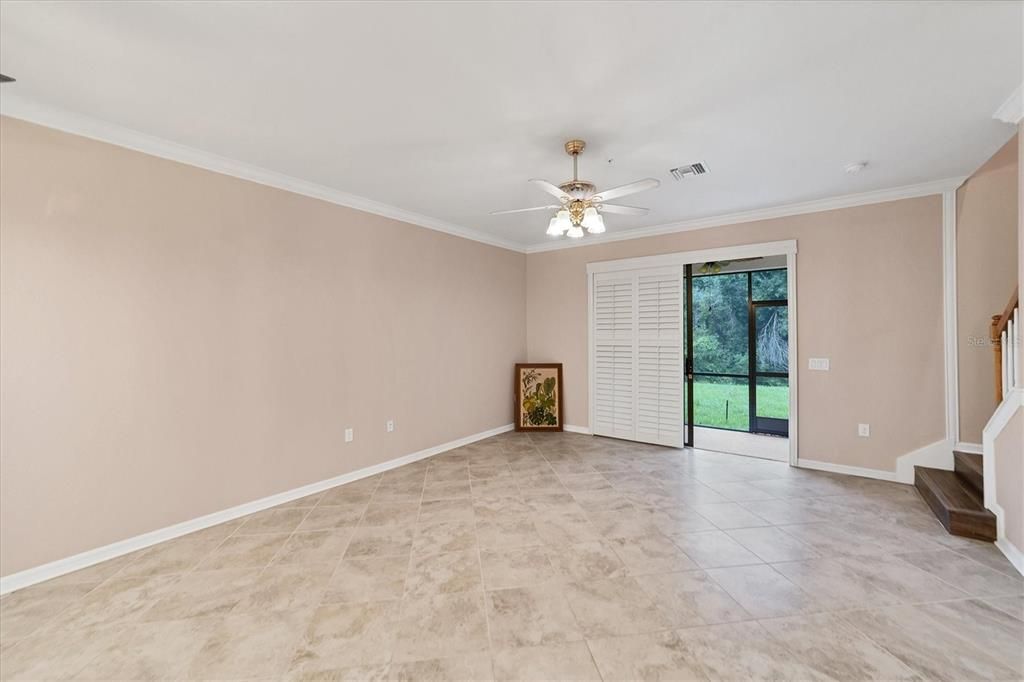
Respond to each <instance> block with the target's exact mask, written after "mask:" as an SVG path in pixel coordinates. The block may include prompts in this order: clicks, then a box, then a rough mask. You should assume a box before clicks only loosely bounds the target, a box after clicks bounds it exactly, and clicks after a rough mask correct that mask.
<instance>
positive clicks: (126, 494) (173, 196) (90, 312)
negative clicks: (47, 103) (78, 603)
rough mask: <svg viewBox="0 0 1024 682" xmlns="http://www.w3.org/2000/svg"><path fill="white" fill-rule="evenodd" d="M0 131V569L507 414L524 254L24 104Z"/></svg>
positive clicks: (348, 467)
mask: <svg viewBox="0 0 1024 682" xmlns="http://www.w3.org/2000/svg"><path fill="white" fill-rule="evenodd" d="M0 147H2V149H3V153H2V154H0V196H2V201H0V226H2V230H0V317H2V324H0V377H2V382H0V419H2V423H3V428H2V429H0V574H2V575H8V574H10V573H13V572H16V571H20V570H23V569H27V568H30V567H33V566H37V565H39V564H42V563H45V562H49V561H52V560H55V559H60V558H64V557H67V556H70V555H72V554H75V553H78V552H81V551H84V550H88V549H93V548H95V547H99V546H102V545H105V544H108V543H111V542H115V541H117V540H122V539H125V538H128V537H132V536H134V535H137V534H140V533H143V532H147V531H151V530H155V529H158V528H162V527H165V526H168V525H171V524H174V523H178V522H181V521H186V520H189V519H192V518H195V517H197V516H201V515H204V514H208V513H211V512H215V511H219V510H221V509H225V508H228V507H231V506H234V505H237V504H241V503H244V502H249V501H252V500H255V499H258V498H261V497H264V496H267V495H271V494H274V493H278V492H282V491H285V490H289V489H291V488H295V487H297V486H301V485H304V484H307V483H312V482H315V481H319V480H323V479H326V478H330V477H333V476H337V475H340V474H343V473H346V472H350V471H354V470H356V469H359V468H362V467H365V466H369V465H372V464H377V463H380V462H384V461H386V460H389V459H392V458H395V457H399V456H402V455H406V454H410V453H412V452H415V451H418V450H421V449H424V448H427V447H431V446H435V445H439V444H442V443H445V442H448V441H451V440H453V439H456V438H461V437H464V436H468V435H471V434H474V433H478V432H481V431H484V430H487V429H492V428H495V427H498V426H502V425H504V424H508V423H510V422H511V415H512V401H511V380H512V366H513V364H514V363H515V362H517V361H521V360H524V359H525V355H526V352H525V350H526V307H525V303H526V297H525V291H524V277H525V270H526V259H525V256H523V254H520V253H515V252H512V251H508V250H504V249H499V248H495V247H491V246H486V245H484V244H480V243H477V242H473V241H469V240H466V239H461V238H458V237H452V236H449V235H445V234H442V233H439V232H436V231H432V230H428V229H424V228H421V227H416V226H413V225H408V224H405V223H401V222H397V221H395V220H390V219H387V218H382V217H379V216H375V215H370V214H367V213H362V212H360V211H356V210H352V209H348V208H344V207H340V206H336V205H333V204H329V203H325V202H322V201H318V200H315V199H310V198H307V197H303V196H299V195H296V194H291V193H288V192H284V191H280V190H276V189H272V188H268V187H264V186H261V185H257V184H254V183H251V182H246V181H242V180H238V179H235V178H231V177H227V176H224V175H218V174H216V173H212V172H209V171H204V170H200V169H197V168H193V167H190V166H186V165H182V164H178V163H174V162H171V161H166V160H162V159H158V158H156V157H153V156H148V155H145V154H141V153H138V152H134V151H130V150H127V149H123V148H120V147H116V146H113V145H109V144H104V143H101V142H96V141H92V140H88V139H85V138H82V137H76V136H73V135H68V134H65V133H61V132H58V131H55V130H52V129H48V128H43V127H39V126H35V125H31V124H28V123H24V122H22V121H18V120H14V119H9V118H3V119H0ZM387 419H394V420H395V422H396V431H395V432H394V433H391V434H388V433H386V432H385V428H384V424H385V421H386V420H387ZM345 427H353V428H354V429H355V440H354V442H352V443H350V444H345V443H344V442H343V440H344V438H343V434H344V429H345Z"/></svg>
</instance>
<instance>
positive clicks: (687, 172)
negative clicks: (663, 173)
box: [669, 163, 708, 180]
mask: <svg viewBox="0 0 1024 682" xmlns="http://www.w3.org/2000/svg"><path fill="white" fill-rule="evenodd" d="M707 172H708V167H707V166H705V165H704V164H703V163H691V164H690V165H688V166H680V167H679V168H673V169H672V170H670V171H669V173H671V174H672V177H673V178H675V179H676V180H682V179H683V178H686V177H690V176H692V175H704V174H705V173H707Z"/></svg>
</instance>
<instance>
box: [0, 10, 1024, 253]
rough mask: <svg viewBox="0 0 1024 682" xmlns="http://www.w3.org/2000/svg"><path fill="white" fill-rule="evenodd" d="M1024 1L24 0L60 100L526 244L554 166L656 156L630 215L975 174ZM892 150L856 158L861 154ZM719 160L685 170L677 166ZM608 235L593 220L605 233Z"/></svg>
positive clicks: (992, 135) (33, 59)
mask: <svg viewBox="0 0 1024 682" xmlns="http://www.w3.org/2000/svg"><path fill="white" fill-rule="evenodd" d="M1021 27H1022V5H1021V4H1020V3H1017V2H1006V3H1003V2H937V3H927V2H921V3H914V2H892V3H873V2H821V3H813V4H812V3H768V2H764V3H762V2H741V3H724V2H723V3H697V2H690V3H650V4H647V3H639V2H609V3H578V2H568V3H558V2H536V3H483V2H480V3H428V2H418V3H385V2H380V3H365V4H364V3H327V2H264V3H245V2H221V3H212V2H211V3H204V2H194V3H193V2H109V3H94V2H76V3H62V2H57V3H37V2H31V3H30V2H13V1H9V0H5V1H4V2H2V3H0V71H2V72H3V73H5V74H7V75H10V76H14V77H15V78H17V79H18V82H17V83H15V84H8V85H4V86H3V91H2V95H0V106H3V103H4V100H8V101H13V100H14V99H18V100H19V101H21V102H24V101H30V102H36V103H44V104H45V105H47V106H52V107H56V108H58V109H60V110H66V111H69V112H74V113H76V114H81V115H84V116H88V117H92V118H95V119H99V120H102V121H106V122H109V123H113V124H116V125H118V126H123V127H125V128H128V129H132V130H135V131H140V132H142V133H146V134H148V135H152V136H155V137H158V138H162V139H164V140H168V141H172V142H175V143H179V144H182V145H187V146H189V147H193V148H196V149H200V150H204V151H206V152H210V153H213V154H217V155H220V156H223V157H227V158H229V159H233V160H236V161H240V162H244V163H247V164H253V165H255V166H259V167H262V168H265V169H269V170H272V171H276V172H278V173H282V174H285V175H288V176H293V177H294V178H299V179H302V180H306V181H310V182H313V183H318V184H320V185H324V186H327V187H330V188H334V189H337V190H340V191H343V192H347V193H351V194H354V195H358V196H360V197H365V198H369V199H372V200H375V201H378V202H382V203H384V204H388V205H390V206H395V207H399V208H401V209H404V210H406V211H411V212H415V213H418V214H422V215H424V216H429V217H431V218H433V219H437V220H439V221H444V222H446V223H449V224H454V225H458V226H462V227H464V228H468V229H472V230H478V231H481V232H484V233H487V234H488V235H489V236H491V237H492V238H497V239H500V240H503V241H505V242H509V243H513V244H519V245H523V246H527V245H531V244H539V243H543V242H545V241H546V240H547V239H548V238H547V237H545V235H544V230H545V227H546V224H547V218H548V217H549V216H548V215H547V214H546V213H532V214H525V215H511V216H489V215H488V213H489V212H490V211H493V210H499V209H509V208H519V207H525V206H534V205H543V204H546V203H549V202H548V201H547V196H546V195H545V194H543V193H541V192H540V191H538V190H537V189H536V188H534V187H532V186H530V185H528V183H527V182H526V180H527V179H528V178H533V177H541V178H546V179H548V180H551V181H554V182H556V183H557V182H561V181H564V180H566V179H568V177H570V175H571V163H570V160H569V157H567V156H566V155H565V153H564V152H563V151H562V143H563V142H564V140H566V139H568V138H570V137H582V138H584V139H585V140H586V141H587V143H588V148H587V150H586V152H585V153H584V155H583V156H582V157H581V173H580V175H581V177H583V178H586V179H589V180H592V181H593V182H595V183H596V184H597V185H598V187H599V188H606V187H610V186H613V185H618V184H622V183H624V182H628V181H632V180H635V179H639V178H643V177H648V176H651V177H655V178H658V179H660V180H661V181H662V186H661V187H660V188H658V189H656V190H653V191H650V192H646V193H644V194H638V195H636V196H634V197H629V198H628V199H623V200H622V203H627V204H633V205H639V206H648V207H650V208H651V212H650V214H649V215H647V216H645V217H643V218H631V217H626V216H608V217H607V220H606V222H607V225H608V230H609V233H614V232H620V231H623V230H630V229H636V228H642V227H650V226H655V225H664V224H668V223H672V222H676V221H682V220H688V219H693V218H698V217H703V216H712V215H718V214H724V213H731V212H736V211H743V210H750V209H756V208H761V207H768V206H777V205H781V204H788V203H793V202H802V201H808V200H813V199H817V198H822V197H830V196H836V195H846V194H852V193H858V192H866V191H871V190H877V189H881V188H890V187H896V186H902V185H910V184H915V183H921V182H926V181H931V180H936V179H941V178H950V177H954V176H961V175H965V174H968V173H970V172H971V171H973V170H974V169H975V168H977V167H978V166H979V165H980V164H981V163H982V162H983V161H984V160H985V159H986V158H988V157H989V156H990V155H991V154H992V153H993V152H995V151H996V149H998V148H999V146H1000V145H1001V144H1003V143H1004V142H1005V141H1006V140H1007V139H1009V137H1010V136H1011V135H1012V134H1013V127H1012V126H1009V125H1007V124H1004V123H999V122H998V121H995V120H993V119H992V114H993V112H994V111H995V110H996V109H997V108H998V107H999V106H1000V105H1001V104H1002V103H1003V102H1004V100H1006V98H1007V97H1008V96H1009V95H1010V93H1011V92H1012V91H1013V90H1014V89H1015V88H1016V87H1017V86H1018V85H1019V84H1020V83H1021V76H1022V73H1021V72H1022V68H1021V63H1022V56H1021V55H1022V45H1021ZM862 160H865V161H868V162H869V166H868V167H867V169H866V170H864V171H863V172H861V173H860V174H858V175H856V176H852V175H847V174H846V173H844V171H843V168H844V166H845V165H847V164H848V163H850V162H853V161H862ZM694 161H703V162H704V163H705V164H707V166H708V167H709V168H710V174H708V175H706V176H703V177H699V178H694V179H687V180H684V181H682V182H677V181H674V180H672V179H671V177H670V176H669V174H668V169H669V168H672V167H674V166H678V165H681V164H685V163H690V162H694ZM583 241H584V242H586V239H584V240H583Z"/></svg>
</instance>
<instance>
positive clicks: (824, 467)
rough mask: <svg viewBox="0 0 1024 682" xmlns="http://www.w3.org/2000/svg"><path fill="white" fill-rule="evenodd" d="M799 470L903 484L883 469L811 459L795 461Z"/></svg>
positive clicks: (892, 472) (897, 475)
mask: <svg viewBox="0 0 1024 682" xmlns="http://www.w3.org/2000/svg"><path fill="white" fill-rule="evenodd" d="M796 465H797V466H798V467H800V468H801V469H814V470H816V471H829V472H831V473H833V474H845V475H847V476H861V477H863V478H877V479H878V480H880V481H891V482H893V483H905V482H906V481H902V480H900V478H899V474H897V473H896V472H895V471H885V470H883V469H869V468H866V467H854V466H848V465H846V464H833V463H832V462H819V461H817V460H813V459H804V458H803V457H801V458H800V459H798V460H797V461H796Z"/></svg>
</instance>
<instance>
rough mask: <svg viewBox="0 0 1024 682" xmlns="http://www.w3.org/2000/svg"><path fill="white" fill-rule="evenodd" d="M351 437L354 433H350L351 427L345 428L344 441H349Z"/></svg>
mask: <svg viewBox="0 0 1024 682" xmlns="http://www.w3.org/2000/svg"><path fill="white" fill-rule="evenodd" d="M353 438H354V434H353V433H352V429H345V442H346V443H351V442H352V439H353Z"/></svg>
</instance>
